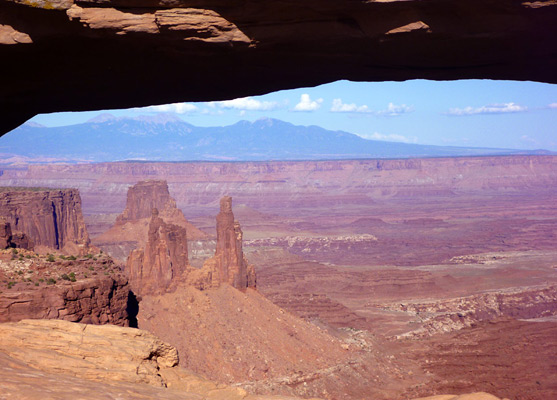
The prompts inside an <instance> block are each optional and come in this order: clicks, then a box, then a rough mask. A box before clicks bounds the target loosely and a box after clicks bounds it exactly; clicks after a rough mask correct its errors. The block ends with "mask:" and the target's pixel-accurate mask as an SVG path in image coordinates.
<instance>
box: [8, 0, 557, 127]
mask: <svg viewBox="0 0 557 400" xmlns="http://www.w3.org/2000/svg"><path fill="white" fill-rule="evenodd" d="M0 16H1V17H0V57H1V58H2V59H4V60H11V62H9V63H7V62H6V63H2V64H1V65H0V76H1V77H3V79H2V81H1V85H0V109H1V110H3V112H4V116H5V117H4V118H2V120H1V121H0V130H2V131H3V132H5V131H7V130H9V129H10V128H14V127H15V126H17V125H19V124H20V123H22V122H24V121H25V120H26V119H28V118H30V117H32V116H33V115H34V114H37V113H40V112H43V113H44V112H53V111H78V110H93V109H109V108H128V107H133V106H146V105H152V104H164V103H173V102H180V101H208V100H224V99H232V98H238V97H242V96H247V95H255V94H262V93H266V92H270V91H274V90H280V89H287V88H294V87H301V86H304V87H307V86H312V85H318V84H322V83H325V82H331V81H335V80H339V79H349V80H353V81H393V80H394V81H400V80H408V79H436V80H448V79H472V78H476V79H514V80H536V81H542V82H551V83H555V82H557V75H556V74H555V71H556V70H557V56H556V55H557V47H556V46H557V41H555V40H554V38H555V37H557V24H555V20H556V18H557V6H556V3H555V1H553V0H548V1H532V2H531V1H517V2H509V1H502V0H494V1H483V0H470V1H466V2H462V1H459V0H431V1H418V0H411V1H395V0H382V1H339V0H306V1H303V2H299V1H266V2H265V3H264V4H262V3H260V2H251V1H245V0H240V1H235V2H230V1H222V0H205V1H187V2H184V1H171V2H169V1H160V0H106V1H102V2H101V1H97V0H81V1H74V0H55V1H44V0H34V1H23V0H5V1H2V2H0ZM146 49H149V50H148V51H146ZM36 60H41V63H40V64H41V65H40V68H39V69H37V65H36ZM130 65H131V66H133V67H132V68H130ZM83 77H87V79H83Z"/></svg>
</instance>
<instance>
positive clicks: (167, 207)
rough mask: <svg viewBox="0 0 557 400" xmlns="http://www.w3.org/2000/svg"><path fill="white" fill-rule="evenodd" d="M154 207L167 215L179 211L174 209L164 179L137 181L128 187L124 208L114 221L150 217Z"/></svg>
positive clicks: (119, 221)
mask: <svg viewBox="0 0 557 400" xmlns="http://www.w3.org/2000/svg"><path fill="white" fill-rule="evenodd" d="M154 208H156V209H157V210H159V212H160V213H161V214H168V215H169V216H171V215H172V214H175V213H179V210H177V209H176V202H175V201H174V199H173V198H172V197H170V193H169V191H168V184H167V183H166V181H157V180H147V181H141V182H138V183H136V184H135V185H133V186H132V187H130V188H129V189H128V197H127V202H126V208H125V209H124V211H123V212H122V214H120V215H119V216H118V217H117V218H116V223H117V224H124V223H126V222H128V221H135V220H138V219H142V218H151V212H152V210H153V209H154Z"/></svg>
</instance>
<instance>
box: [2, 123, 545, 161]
mask: <svg viewBox="0 0 557 400" xmlns="http://www.w3.org/2000/svg"><path fill="white" fill-rule="evenodd" d="M0 153H2V154H3V155H4V156H7V155H9V156H14V155H17V156H22V157H26V158H30V159H43V160H44V159H45V158H49V159H58V160H60V159H63V160H66V161H90V162H102V161H123V160H149V161H260V160H317V159H331V160H334V159H361V158H409V157H452V156H480V155H509V154H547V153H548V152H547V151H543V150H536V151H526V150H513V149H494V148H475V147H450V146H432V145H421V144H409V143H398V142H386V141H378V140H368V139H363V138H361V137H360V136H357V135H354V134H352V133H348V132H343V131H330V130H326V129H324V128H321V127H319V126H314V125H312V126H297V125H293V124H291V123H288V122H284V121H281V120H277V119H269V118H263V119H259V120H257V121H254V122H249V121H239V122H237V123H235V124H233V125H229V126H224V127H196V126H194V125H191V124H189V123H187V122H185V121H183V120H182V119H181V118H179V117H178V116H176V115H174V114H158V115H148V116H139V117H134V118H131V117H115V116H113V115H111V114H101V115H99V116H97V117H95V118H93V119H91V120H89V121H87V122H85V123H81V124H76V125H69V126H60V127H45V126H42V125H39V124H35V123H27V124H24V125H22V126H20V127H18V128H16V129H14V130H13V131H11V132H9V133H7V134H6V135H4V136H3V137H1V138H0Z"/></svg>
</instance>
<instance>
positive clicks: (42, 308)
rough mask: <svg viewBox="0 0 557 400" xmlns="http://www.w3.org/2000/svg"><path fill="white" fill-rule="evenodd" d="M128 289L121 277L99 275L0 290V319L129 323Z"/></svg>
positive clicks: (4, 320) (126, 324) (9, 320)
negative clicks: (92, 277)
mask: <svg viewBox="0 0 557 400" xmlns="http://www.w3.org/2000/svg"><path fill="white" fill-rule="evenodd" d="M129 295H130V289H129V286H128V282H127V279H125V278H123V277H120V278H118V277H102V278H95V279H88V280H85V281H81V282H76V283H73V284H70V283H69V282H68V283H67V284H64V285H60V284H59V285H53V286H43V287H41V288H38V289H36V290H34V289H27V290H25V289H23V290H12V291H4V292H3V293H1V294H0V322H12V321H20V320H22V319H61V320H64V321H70V322H82V323H87V324H96V325H101V324H112V325H120V326H129V325H130V321H129V314H128V311H127V310H128V298H129Z"/></svg>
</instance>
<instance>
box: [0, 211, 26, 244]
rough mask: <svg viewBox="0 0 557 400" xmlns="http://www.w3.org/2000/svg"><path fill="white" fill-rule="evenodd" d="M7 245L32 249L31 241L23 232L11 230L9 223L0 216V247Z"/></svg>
mask: <svg viewBox="0 0 557 400" xmlns="http://www.w3.org/2000/svg"><path fill="white" fill-rule="evenodd" d="M9 247H13V248H21V249H27V250H32V249H33V242H32V241H31V240H29V238H28V237H27V235H26V234H24V233H21V232H12V226H11V225H10V223H9V222H7V221H6V220H5V219H4V218H1V217H0V249H7V248H9Z"/></svg>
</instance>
